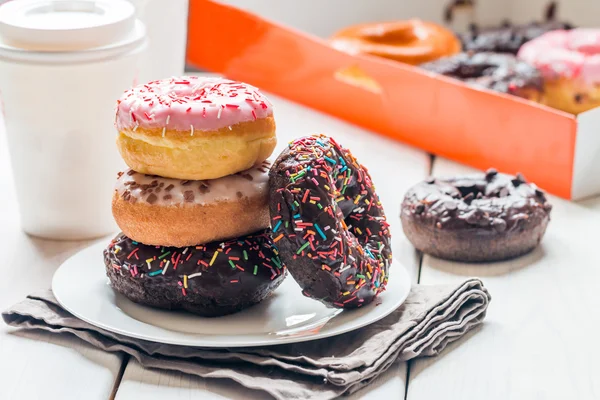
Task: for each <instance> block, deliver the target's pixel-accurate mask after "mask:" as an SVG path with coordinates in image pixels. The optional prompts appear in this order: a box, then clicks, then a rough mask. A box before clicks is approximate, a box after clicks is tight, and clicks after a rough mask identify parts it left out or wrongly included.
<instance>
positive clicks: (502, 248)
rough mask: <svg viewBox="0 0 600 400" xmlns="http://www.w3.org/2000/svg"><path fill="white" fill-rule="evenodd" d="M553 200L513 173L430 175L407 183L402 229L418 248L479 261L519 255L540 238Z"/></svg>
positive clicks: (442, 254)
mask: <svg viewBox="0 0 600 400" xmlns="http://www.w3.org/2000/svg"><path fill="white" fill-rule="evenodd" d="M551 209H552V206H551V205H550V203H548V201H547V200H546V196H545V194H544V192H542V191H541V190H539V189H538V188H537V187H536V186H535V185H534V184H530V183H527V182H526V181H525V179H524V178H523V176H522V175H520V174H517V177H514V178H513V177H511V176H508V175H503V174H498V173H497V172H496V171H495V170H493V169H491V170H488V171H487V172H486V173H485V175H484V174H480V175H473V176H461V177H456V178H451V179H434V178H430V179H429V180H427V181H425V182H422V183H419V184H417V185H416V186H414V187H413V188H411V189H410V190H409V191H408V192H407V193H406V196H405V197H404V202H403V203H402V211H401V219H402V227H403V229H404V233H405V234H406V236H407V237H408V239H409V240H410V241H411V243H412V244H413V245H414V246H415V247H416V248H417V249H418V250H420V251H422V252H424V253H427V254H431V255H433V256H436V257H439V258H444V259H448V260H456V261H466V262H478V261H498V260H504V259H509V258H512V257H517V256H519V255H522V254H525V253H527V252H529V251H531V250H533V249H534V248H535V247H536V246H537V245H538V244H539V243H540V241H541V240H542V237H543V236H544V232H545V231H546V226H547V225H548V222H549V220H550V211H551Z"/></svg>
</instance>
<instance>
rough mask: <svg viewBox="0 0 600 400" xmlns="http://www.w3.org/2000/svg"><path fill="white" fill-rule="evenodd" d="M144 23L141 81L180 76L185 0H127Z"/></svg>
mask: <svg viewBox="0 0 600 400" xmlns="http://www.w3.org/2000/svg"><path fill="white" fill-rule="evenodd" d="M130 1H131V2H132V3H133V4H134V5H135V7H136V10H137V16H138V18H139V19H140V20H141V21H142V22H143V23H144V26H145V27H146V34H147V37H148V51H147V52H146V56H145V57H146V60H145V62H144V63H143V65H142V68H141V70H140V80H141V82H149V81H153V80H157V79H164V78H170V77H172V76H181V75H183V73H184V70H185V52H186V46H187V22H188V7H189V2H188V0H130Z"/></svg>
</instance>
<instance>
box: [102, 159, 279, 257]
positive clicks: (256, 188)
mask: <svg viewBox="0 0 600 400" xmlns="http://www.w3.org/2000/svg"><path fill="white" fill-rule="evenodd" d="M270 165H271V164H270V163H269V162H268V161H264V162H263V163H262V164H261V165H259V166H256V167H253V168H251V169H249V170H246V171H242V172H238V173H237V174H233V175H229V176H225V177H223V178H219V179H211V180H203V181H191V180H179V179H169V178H162V177H159V176H155V175H144V174H140V173H137V172H135V171H134V170H132V169H130V170H127V171H125V172H124V173H120V174H119V177H118V179H117V183H116V188H115V193H114V195H113V201H112V210H113V216H114V217H115V221H116V222H117V225H119V227H120V228H121V230H122V231H123V232H124V233H125V235H127V236H128V237H130V238H131V239H133V240H135V241H138V242H141V243H145V244H149V245H160V246H175V247H184V246H193V245H195V244H198V243H208V242H212V241H215V240H224V239H229V238H233V237H237V236H242V235H247V234H249V233H252V232H256V231H258V230H261V229H266V228H268V227H269V204H268V195H269V192H268V179H269V175H268V172H269V167H270Z"/></svg>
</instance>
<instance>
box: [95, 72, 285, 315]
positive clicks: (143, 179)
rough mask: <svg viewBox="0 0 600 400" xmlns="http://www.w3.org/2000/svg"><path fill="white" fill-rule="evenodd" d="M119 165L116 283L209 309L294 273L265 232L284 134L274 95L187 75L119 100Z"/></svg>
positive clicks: (109, 262)
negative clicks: (273, 166) (273, 160)
mask: <svg viewBox="0 0 600 400" xmlns="http://www.w3.org/2000/svg"><path fill="white" fill-rule="evenodd" d="M115 126H116V128H117V130H118V132H119V133H118V138H117V145H118V148H119V151H120V152H121V155H122V157H123V159H124V160H125V162H126V164H127V165H128V166H129V167H130V169H128V170H126V171H124V172H122V173H120V174H119V175H118V178H117V182H116V187H115V191H114V196H113V203H112V207H113V215H114V218H115V220H116V222H117V224H118V225H119V227H120V228H121V230H122V233H120V234H119V235H117V236H116V237H115V238H114V239H113V240H112V241H111V243H110V245H109V246H108V248H106V249H105V251H104V260H105V265H106V271H107V275H108V277H109V279H110V282H111V284H112V286H113V288H114V289H115V290H116V291H118V292H120V293H121V294H123V295H124V296H126V297H127V298H129V299H130V300H132V301H134V302H138V303H141V304H145V305H150V306H153V307H158V308H164V309H184V310H188V311H191V312H194V313H197V314H200V315H203V316H220V315H225V314H230V313H233V312H236V311H239V310H242V309H244V308H247V307H249V306H251V305H253V304H256V303H258V302H260V301H261V300H263V299H265V298H266V297H268V296H269V295H270V294H271V293H272V292H273V290H274V289H275V288H276V287H277V286H278V285H279V284H280V283H281V282H282V281H283V279H284V277H285V275H286V269H285V266H284V265H283V264H282V262H281V260H280V258H279V253H278V250H277V248H276V246H275V244H274V243H273V241H272V239H271V236H270V231H269V229H268V228H269V224H270V218H269V204H268V172H269V166H270V164H269V162H268V161H266V159H267V158H268V157H269V156H270V155H271V153H272V151H273V149H274V148H275V145H276V136H275V120H274V117H273V108H272V105H271V103H270V102H269V100H268V99H267V98H266V97H265V96H264V95H263V94H262V93H261V92H260V91H259V90H258V89H256V88H254V87H252V86H250V85H247V84H244V83H240V82H234V81H230V80H226V79H220V78H201V77H182V78H171V79H166V80H160V81H154V82H150V83H147V84H145V85H140V86H137V87H134V88H132V89H130V90H128V91H126V92H125V93H124V94H123V96H122V97H121V98H120V99H119V100H118V103H117V107H116V116H115Z"/></svg>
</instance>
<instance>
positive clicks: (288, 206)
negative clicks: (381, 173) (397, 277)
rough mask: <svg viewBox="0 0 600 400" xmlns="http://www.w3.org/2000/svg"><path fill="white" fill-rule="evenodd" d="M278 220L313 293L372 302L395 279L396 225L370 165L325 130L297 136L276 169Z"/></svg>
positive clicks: (301, 278)
mask: <svg viewBox="0 0 600 400" xmlns="http://www.w3.org/2000/svg"><path fill="white" fill-rule="evenodd" d="M269 191H270V200H269V205H270V211H271V226H272V230H273V237H274V241H275V242H277V245H278V246H279V248H280V249H281V258H282V260H283V261H284V262H285V264H286V265H287V267H288V269H289V270H290V273H291V274H292V276H293V277H294V279H295V280H296V282H298V284H299V285H300V287H301V288H302V290H303V293H304V295H305V296H308V297H312V298H314V299H317V300H320V301H321V302H323V303H324V304H326V305H328V306H332V307H339V308H356V307H360V306H362V305H365V304H368V303H370V302H371V301H373V299H374V298H375V297H376V296H377V295H378V294H380V293H381V292H382V291H383V290H384V289H385V286H386V284H387V281H388V269H389V266H390V264H391V258H392V250H391V247H390V231H389V225H388V223H387V222H386V218H385V214H384V211H383V208H382V206H381V203H380V202H379V197H378V196H377V194H376V193H375V187H374V186H373V183H372V181H371V177H370V176H369V173H368V172H367V170H366V169H365V168H364V167H363V166H362V165H360V164H359V163H358V162H357V160H356V159H355V158H354V157H353V156H352V154H351V153H350V151H349V150H347V149H344V148H342V147H341V146H340V145H339V144H337V143H336V142H335V141H334V140H333V139H332V138H329V137H327V136H324V135H318V136H316V135H315V136H309V137H303V138H300V139H297V140H295V141H293V142H291V143H290V144H289V146H288V147H287V148H286V149H285V150H284V151H283V152H282V153H281V155H280V156H279V157H278V158H277V160H276V161H275V163H274V164H273V167H272V168H271V171H270V173H269Z"/></svg>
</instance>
